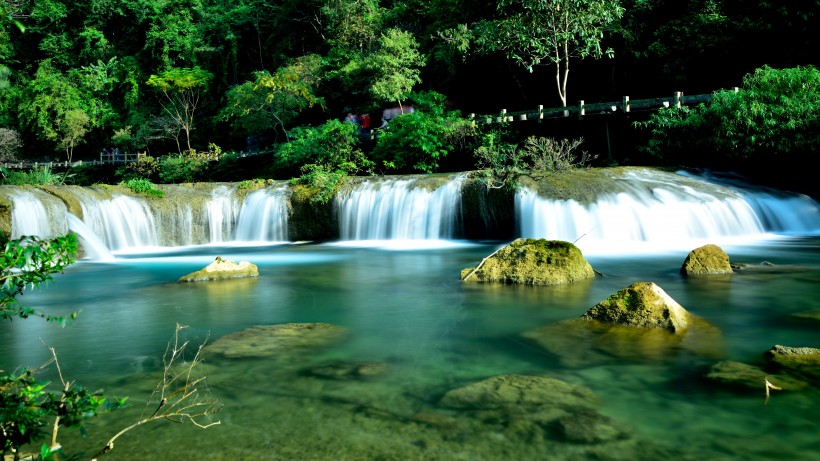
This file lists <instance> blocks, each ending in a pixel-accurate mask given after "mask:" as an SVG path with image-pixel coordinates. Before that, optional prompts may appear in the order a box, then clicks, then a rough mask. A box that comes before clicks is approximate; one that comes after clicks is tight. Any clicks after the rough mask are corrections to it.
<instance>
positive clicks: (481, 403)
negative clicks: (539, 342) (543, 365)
mask: <svg viewBox="0 0 820 461" xmlns="http://www.w3.org/2000/svg"><path fill="white" fill-rule="evenodd" d="M441 404H442V405H444V406H446V407H450V408H467V409H482V410H487V409H494V408H507V409H511V408H526V407H538V406H544V405H546V406H550V407H558V408H570V409H571V408H576V409H577V408H594V407H596V406H597V405H598V399H597V397H596V396H595V394H594V393H593V392H592V391H591V390H590V389H588V388H586V387H583V386H577V385H575V384H570V383H568V382H566V381H562V380H560V379H556V378H550V377H546V376H527V375H500V376H493V377H492V378H488V379H485V380H484V381H479V382H477V383H472V384H468V385H466V386H464V387H461V388H458V389H453V390H451V391H449V392H447V393H446V394H445V395H444V397H443V398H442V399H441Z"/></svg>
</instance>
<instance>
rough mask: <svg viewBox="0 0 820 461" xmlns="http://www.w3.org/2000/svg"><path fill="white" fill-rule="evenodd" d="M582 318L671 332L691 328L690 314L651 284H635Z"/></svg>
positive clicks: (593, 308) (599, 304)
mask: <svg viewBox="0 0 820 461" xmlns="http://www.w3.org/2000/svg"><path fill="white" fill-rule="evenodd" d="M581 318H584V319H591V320H598V321H600V322H605V323H614V324H618V325H628V326H636V327H645V328H661V329H664V330H667V331H670V332H672V333H680V332H683V331H684V330H686V327H687V326H688V325H689V312H687V311H686V309H684V308H683V307H682V306H681V305H680V304H678V303H677V302H676V301H675V300H674V299H672V297H671V296H669V295H668V294H666V292H665V291H663V289H662V288H661V287H659V286H658V285H655V284H654V283H652V282H637V283H633V284H632V285H630V286H628V287H626V288H624V289H623V290H620V291H618V292H617V293H615V294H613V295H612V296H610V297H609V298H607V299H605V300H603V301H601V302H599V303H598V304H596V305H594V306H592V307H591V308H590V309H589V310H588V311H587V312H586V313H585V314H584V315H583V316H581Z"/></svg>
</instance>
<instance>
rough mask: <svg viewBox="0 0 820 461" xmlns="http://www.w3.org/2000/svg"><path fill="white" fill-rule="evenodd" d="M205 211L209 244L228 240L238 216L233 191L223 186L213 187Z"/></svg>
mask: <svg viewBox="0 0 820 461" xmlns="http://www.w3.org/2000/svg"><path fill="white" fill-rule="evenodd" d="M205 211H206V213H207V215H208V231H209V232H208V235H209V237H210V243H220V242H225V241H228V240H230V239H231V237H232V234H233V227H234V224H236V221H237V218H238V215H239V207H238V206H237V204H236V199H235V197H234V189H233V188H230V187H228V186H224V185H220V186H217V187H215V188H214V190H213V191H211V200H210V201H208V203H207V204H206V206H205Z"/></svg>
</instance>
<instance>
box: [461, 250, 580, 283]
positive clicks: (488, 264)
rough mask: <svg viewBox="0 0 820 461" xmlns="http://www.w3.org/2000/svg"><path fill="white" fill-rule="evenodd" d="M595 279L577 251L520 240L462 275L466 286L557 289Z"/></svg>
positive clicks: (464, 271)
mask: <svg viewBox="0 0 820 461" xmlns="http://www.w3.org/2000/svg"><path fill="white" fill-rule="evenodd" d="M594 276H595V272H594V271H593V270H592V266H590V265H589V263H588V262H587V260H586V259H584V256H583V254H581V250H579V249H578V247H576V246H575V245H573V244H572V243H569V242H564V241H561V240H545V239H517V240H515V241H513V242H512V243H510V244H509V245H507V246H505V247H504V248H501V249H500V250H498V251H496V252H495V253H493V254H492V255H490V256H488V257H487V258H485V259H484V260H483V261H482V262H481V264H479V265H478V267H475V268H467V269H464V270H462V271H461V280H463V281H465V282H472V281H477V282H500V283H521V284H528V285H558V284H563V283H571V282H575V281H579V280H584V279H588V278H592V277H594Z"/></svg>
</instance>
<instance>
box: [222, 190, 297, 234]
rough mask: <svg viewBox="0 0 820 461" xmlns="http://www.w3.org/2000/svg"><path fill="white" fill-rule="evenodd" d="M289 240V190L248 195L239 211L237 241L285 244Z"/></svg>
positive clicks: (256, 192)
mask: <svg viewBox="0 0 820 461" xmlns="http://www.w3.org/2000/svg"><path fill="white" fill-rule="evenodd" d="M287 239H288V205H287V189H286V188H284V187H277V188H274V189H260V190H257V191H253V192H251V193H250V194H248V196H247V198H245V202H244V203H243V204H242V208H241V210H240V211H239V218H238V223H237V225H236V236H235V240H236V241H239V242H284V241H287Z"/></svg>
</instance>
